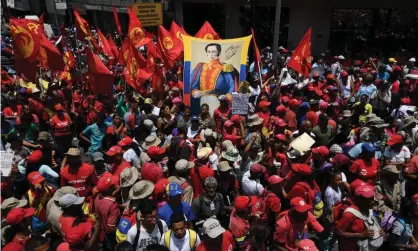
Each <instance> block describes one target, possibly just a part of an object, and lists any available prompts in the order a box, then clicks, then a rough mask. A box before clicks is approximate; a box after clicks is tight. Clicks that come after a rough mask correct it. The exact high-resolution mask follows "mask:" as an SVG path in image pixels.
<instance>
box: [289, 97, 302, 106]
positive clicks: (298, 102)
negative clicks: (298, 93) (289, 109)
mask: <svg viewBox="0 0 418 251" xmlns="http://www.w3.org/2000/svg"><path fill="white" fill-rule="evenodd" d="M300 104H302V101H301V100H297V99H295V98H292V99H291V100H290V101H289V106H299V105H300Z"/></svg>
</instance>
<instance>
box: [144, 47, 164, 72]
mask: <svg viewBox="0 0 418 251" xmlns="http://www.w3.org/2000/svg"><path fill="white" fill-rule="evenodd" d="M157 58H161V53H160V51H159V50H157V46H155V44H154V42H152V41H151V42H149V43H148V44H147V68H148V69H151V70H152V71H154V68H155V67H157Z"/></svg>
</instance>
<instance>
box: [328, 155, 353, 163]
mask: <svg viewBox="0 0 418 251" xmlns="http://www.w3.org/2000/svg"><path fill="white" fill-rule="evenodd" d="M349 163H350V158H349V157H348V156H347V155H345V154H342V153H337V154H335V156H334V158H332V164H341V165H347V164H349Z"/></svg>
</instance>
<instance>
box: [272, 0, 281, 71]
mask: <svg viewBox="0 0 418 251" xmlns="http://www.w3.org/2000/svg"><path fill="white" fill-rule="evenodd" d="M281 10H282V0H276V17H275V20H274V35H273V65H274V68H275V69H276V68H277V56H278V55H277V54H278V53H277V50H278V48H279V35H280V12H281Z"/></svg>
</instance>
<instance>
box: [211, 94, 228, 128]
mask: <svg viewBox="0 0 418 251" xmlns="http://www.w3.org/2000/svg"><path fill="white" fill-rule="evenodd" d="M218 99H219V106H218V107H217V108H216V109H215V111H214V112H213V119H214V120H215V123H216V132H217V133H222V131H221V128H222V124H223V123H224V122H225V121H226V120H228V118H229V117H230V116H231V110H232V108H231V107H230V106H229V100H228V98H227V97H226V96H225V95H221V96H219V97H218Z"/></svg>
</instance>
